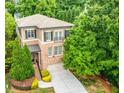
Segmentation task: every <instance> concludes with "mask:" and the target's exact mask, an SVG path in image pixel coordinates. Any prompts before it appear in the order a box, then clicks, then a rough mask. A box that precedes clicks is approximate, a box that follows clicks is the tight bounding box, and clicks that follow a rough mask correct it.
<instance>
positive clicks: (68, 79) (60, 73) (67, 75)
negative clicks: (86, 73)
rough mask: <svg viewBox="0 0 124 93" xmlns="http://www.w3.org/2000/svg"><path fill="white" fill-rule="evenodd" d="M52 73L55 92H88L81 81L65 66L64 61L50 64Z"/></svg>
mask: <svg viewBox="0 0 124 93" xmlns="http://www.w3.org/2000/svg"><path fill="white" fill-rule="evenodd" d="M48 70H49V71H50V73H51V75H52V85H53V87H54V90H55V93H88V92H87V91H86V89H85V88H84V86H83V85H82V84H81V83H80V81H79V80H78V79H77V78H76V77H75V76H74V75H73V74H72V73H71V72H70V71H69V70H65V69H64V68H63V65H62V63H58V64H53V65H50V66H48Z"/></svg>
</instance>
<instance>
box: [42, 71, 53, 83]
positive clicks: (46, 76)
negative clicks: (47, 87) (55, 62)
mask: <svg viewBox="0 0 124 93" xmlns="http://www.w3.org/2000/svg"><path fill="white" fill-rule="evenodd" d="M41 75H42V80H43V81H44V82H50V81H51V75H50V73H49V71H48V70H41Z"/></svg>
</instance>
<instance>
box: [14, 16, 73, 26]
mask: <svg viewBox="0 0 124 93" xmlns="http://www.w3.org/2000/svg"><path fill="white" fill-rule="evenodd" d="M16 22H17V25H18V27H30V26H36V27H38V28H54V27H55V28H56V27H71V26H73V24H71V23H68V22H65V21H62V20H58V19H55V18H50V17H47V16H44V15H40V14H36V15H32V16H28V17H24V18H20V19H18V20H17V21H16Z"/></svg>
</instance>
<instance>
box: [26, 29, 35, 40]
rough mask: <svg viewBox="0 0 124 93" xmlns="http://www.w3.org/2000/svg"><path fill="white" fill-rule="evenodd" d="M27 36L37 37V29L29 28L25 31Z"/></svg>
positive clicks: (27, 37) (28, 37)
mask: <svg viewBox="0 0 124 93" xmlns="http://www.w3.org/2000/svg"><path fill="white" fill-rule="evenodd" d="M25 36H26V39H30V38H36V30H35V29H27V30H26V31H25Z"/></svg>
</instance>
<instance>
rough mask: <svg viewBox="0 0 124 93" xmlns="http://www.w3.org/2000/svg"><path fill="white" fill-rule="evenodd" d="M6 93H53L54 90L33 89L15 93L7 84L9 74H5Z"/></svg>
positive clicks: (8, 83)
mask: <svg viewBox="0 0 124 93" xmlns="http://www.w3.org/2000/svg"><path fill="white" fill-rule="evenodd" d="M6 93H55V92H54V89H53V88H45V89H43V88H37V89H34V90H30V91H22V92H21V91H20V92H17V91H15V90H13V89H11V85H10V82H9V73H8V74H6Z"/></svg>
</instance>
